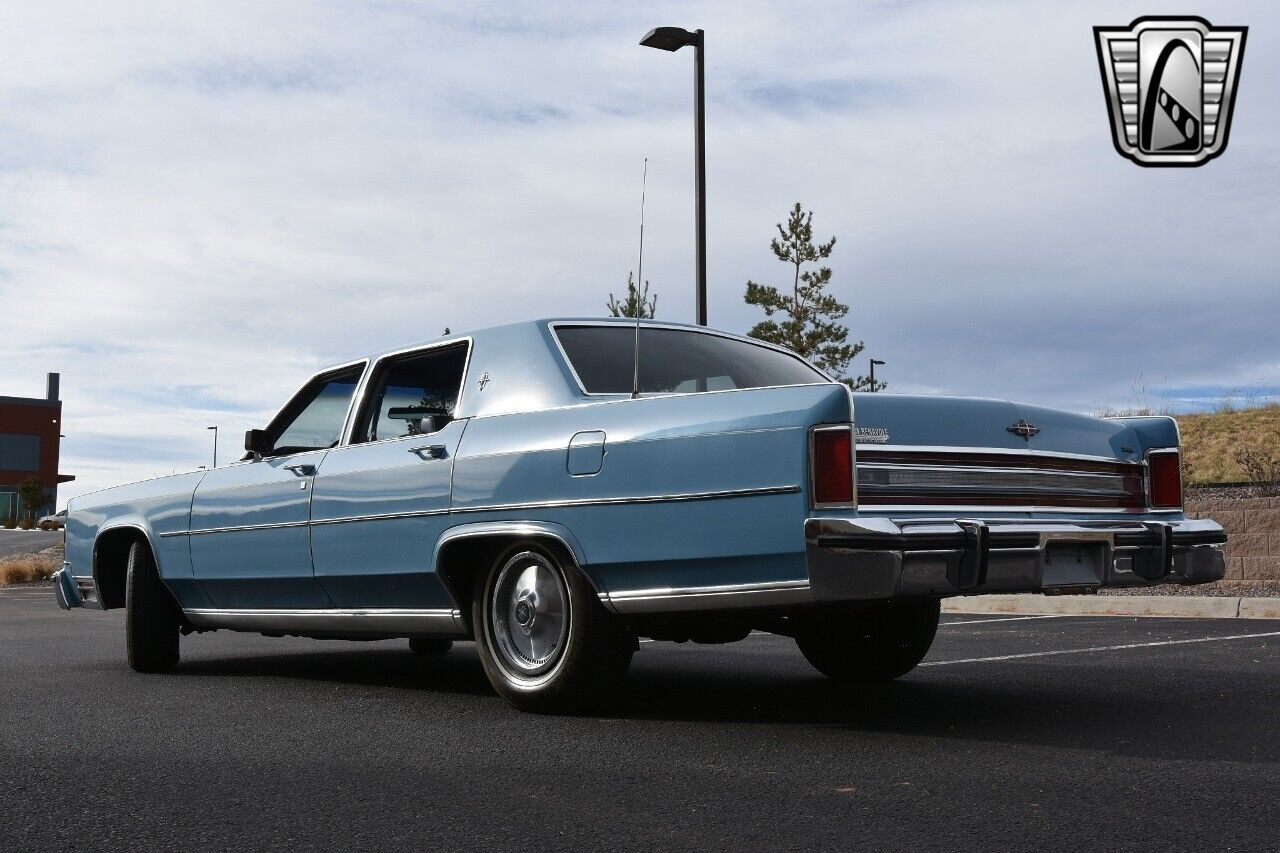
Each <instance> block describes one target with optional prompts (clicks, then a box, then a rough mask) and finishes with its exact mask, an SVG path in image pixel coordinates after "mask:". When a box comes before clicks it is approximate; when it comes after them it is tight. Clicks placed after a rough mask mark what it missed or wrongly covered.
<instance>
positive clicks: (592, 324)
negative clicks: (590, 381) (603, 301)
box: [547, 320, 840, 400]
mask: <svg viewBox="0 0 1280 853" xmlns="http://www.w3.org/2000/svg"><path fill="white" fill-rule="evenodd" d="M639 325H640V327H641V328H642V329H673V330H675V331H678V332H689V333H690V334H694V335H711V336H713V337H717V338H725V339H727V340H731V341H740V342H742V343H745V344H751V345H752V346H758V347H761V348H763V349H769V350H773V351H774V352H778V353H781V354H783V355H786V356H789V357H791V358H793V359H795V360H796V361H798V362H800V363H801V364H803V365H804V366H805V367H807V368H809V369H810V370H812V371H814V372H815V373H816V374H818V376H820V377H821V378H822V379H824V380H825V381H823V382H798V383H794V384H791V385H760V386H756V387H752V388H722V389H719V390H717V391H691V392H688V393H690V394H699V395H701V394H725V393H729V392H731V391H759V390H762V389H764V388H799V387H804V386H807V385H839V384H840V383H839V382H836V381H835V380H834V379H832V378H831V377H830V376H827V374H825V373H823V372H822V371H821V370H818V368H816V367H814V366H813V365H812V364H810V363H809V362H807V361H805V360H804V359H803V358H801V357H800V356H798V355H796V354H795V353H794V352H792V351H791V350H789V349H787V348H786V347H780V346H777V345H776V344H771V343H768V342H767V341H759V340H756V339H755V338H749V337H746V336H744V335H734V334H731V333H729V332H722V331H720V330H718V329H708V328H705V327H694V326H682V325H680V324H678V323H658V322H653V321H641V322H640V323H639ZM561 326H565V327H570V328H583V327H586V328H590V329H612V328H614V327H621V328H623V329H631V328H634V326H635V324H634V323H628V322H625V321H620V322H608V321H599V320H594V321H593V320H582V321H574V320H552V321H551V322H549V323H547V330H548V332H549V333H550V335H551V340H552V341H553V342H555V345H556V349H557V350H558V351H559V352H560V358H561V359H562V360H563V361H564V364H565V366H566V367H568V368H569V375H570V376H572V377H573V381H574V383H575V384H577V386H578V393H579V394H581V395H582V396H584V397H613V398H616V399H619V400H630V399H633V398H632V397H631V395H630V394H626V393H617V392H612V391H610V392H603V391H588V390H587V386H586V385H584V384H583V383H582V379H581V377H579V376H578V371H577V369H576V368H574V366H573V361H572V360H571V359H570V358H569V354H568V353H567V352H565V349H564V344H562V343H560V336H559V335H558V334H556V329H557V328H559V327H561ZM640 396H641V398H644V399H649V398H652V397H684V396H687V395H686V394H682V393H677V392H673V391H650V392H648V396H647V397H646V395H645V394H641V395H640Z"/></svg>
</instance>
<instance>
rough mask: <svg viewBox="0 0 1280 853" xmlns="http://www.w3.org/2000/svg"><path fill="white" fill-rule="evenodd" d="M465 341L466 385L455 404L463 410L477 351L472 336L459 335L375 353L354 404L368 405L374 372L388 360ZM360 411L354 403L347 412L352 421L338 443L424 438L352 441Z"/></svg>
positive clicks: (354, 397)
mask: <svg viewBox="0 0 1280 853" xmlns="http://www.w3.org/2000/svg"><path fill="white" fill-rule="evenodd" d="M461 343H465V344H466V346H467V357H466V359H465V360H464V361H463V363H462V384H461V385H460V386H459V388H458V400H457V402H456V403H454V406H453V409H454V411H455V412H456V411H460V410H461V409H462V398H463V396H464V395H465V394H466V393H467V377H468V376H469V375H470V372H471V356H472V353H474V352H475V340H474V338H473V337H472V336H471V335H458V336H457V337H451V338H446V339H444V340H441V341H436V342H434V343H430V344H417V345H415V346H409V347H405V348H403V349H398V350H392V351H391V352H386V353H382V354H380V355H377V356H375V357H374V358H373V359H371V360H370V364H369V366H368V367H367V368H366V369H365V372H364V376H363V377H361V379H360V384H359V385H358V386H356V393H355V395H354V396H353V398H352V402H353V403H354V402H355V401H356V400H359V401H360V407H359V408H360V409H363V408H364V404H365V395H366V394H367V393H368V392H369V382H370V380H371V379H373V376H374V374H375V373H377V372H378V369H379V368H380V367H382V364H383V362H385V361H386V360H388V359H393V358H401V357H404V356H410V355H421V354H425V353H428V352H430V351H431V350H434V349H440V348H441V347H447V346H453V345H456V344H461ZM357 411H358V409H357V408H355V407H354V406H353V407H352V409H351V410H350V411H349V412H348V413H347V417H348V420H347V424H346V429H344V430H343V432H342V440H341V441H340V442H339V443H338V446H339V447H350V446H355V445H357V444H359V445H365V444H382V443H383V442H385V441H400V440H401V439H405V438H421V437H422V436H420V435H418V436H414V435H400V436H396V437H395V438H380V439H378V440H377V441H361V442H355V441H352V439H353V438H354V437H355V430H356V420H357V419H356V417H355V414H356V412H357ZM454 420H465V418H455V419H454ZM436 432H439V430H436ZM423 435H435V433H423Z"/></svg>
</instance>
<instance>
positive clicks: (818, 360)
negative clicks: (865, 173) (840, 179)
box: [746, 202, 885, 391]
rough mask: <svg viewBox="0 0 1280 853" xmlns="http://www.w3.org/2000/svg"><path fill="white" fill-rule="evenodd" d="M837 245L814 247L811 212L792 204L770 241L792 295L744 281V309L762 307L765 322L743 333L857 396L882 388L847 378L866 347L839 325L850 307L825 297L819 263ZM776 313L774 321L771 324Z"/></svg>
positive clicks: (825, 274) (825, 277)
mask: <svg viewBox="0 0 1280 853" xmlns="http://www.w3.org/2000/svg"><path fill="white" fill-rule="evenodd" d="M835 245H836V238H835V237H832V238H831V239H830V240H828V241H827V242H825V243H814V242H813V211H805V210H804V209H803V208H802V207H801V205H800V202H796V205H795V207H793V208H791V212H790V214H789V215H788V216H787V222H786V225H783V224H782V223H778V236H777V237H774V238H773V239H772V240H771V241H770V242H769V248H770V249H772V250H773V254H774V257H776V258H777V259H778V260H779V261H781V262H782V263H784V264H788V265H789V266H790V267H791V269H790V270H789V272H791V274H792V281H791V293H789V294H788V293H784V292H783V291H781V290H779V289H778V288H776V287H773V286H771V285H767V284H759V283H757V282H754V281H748V282H747V293H746V302H747V304H748V305H758V306H760V307H761V308H763V309H764V313H765V317H767V318H768V319H765V320H761V321H760V322H759V323H756V324H755V326H753V327H752V329H751V331H750V332H748V333H747V334H748V335H750V336H751V337H753V338H758V339H759V340H762V341H768V342H769V343H772V344H778V345H780V346H784V347H786V348H787V349H789V350H791V351H792V352H794V353H796V354H797V355H800V356H803V357H804V358H806V359H808V360H809V361H810V362H812V363H813V364H814V365H816V366H817V367H818V368H820V369H821V370H824V371H826V372H827V373H829V374H830V375H831V376H833V377H835V378H836V379H839V380H840V381H841V382H844V383H845V384H847V385H848V386H849V387H850V388H852V389H853V390H855V391H878V390H880V389H881V388H884V387H885V383H883V382H879V381H877V382H876V383H875V387H874V388H873V387H872V385H871V380H870V379H869V378H867V377H865V376H854V377H848V376H846V375H845V371H846V370H848V368H849V362H851V361H853V359H854V357H856V356H857V355H858V353H860V352H862V350H863V348H864V344H863V342H862V341H858V342H857V343H849V329H848V327H847V326H845V325H844V323H841V322H840V320H841V319H842V318H843V317H844V316H845V315H846V314H848V313H849V306H848V305H845V304H844V303H842V302H840V300H838V299H836V297H835V296H834V295H832V294H830V293H828V292H827V285H828V284H830V283H831V268H830V267H828V266H823V265H822V264H821V263H820V262H821V261H825V260H826V259H827V258H829V257H831V252H832V250H833V249H835ZM815 266H816V269H815V268H814V267H815ZM775 314H776V315H779V317H778V319H773V318H774V315H775Z"/></svg>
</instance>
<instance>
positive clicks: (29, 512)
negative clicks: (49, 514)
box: [18, 477, 49, 518]
mask: <svg viewBox="0 0 1280 853" xmlns="http://www.w3.org/2000/svg"><path fill="white" fill-rule="evenodd" d="M18 500H19V501H20V502H21V503H22V514H23V517H24V518H35V517H36V516H37V515H38V514H39V513H40V510H41V509H42V508H43V507H44V505H45V504H46V503H47V502H48V500H49V499H48V497H46V496H45V493H44V484H43V483H41V482H40V478H39V477H28V478H27V479H25V480H23V481H22V482H21V483H19V484H18Z"/></svg>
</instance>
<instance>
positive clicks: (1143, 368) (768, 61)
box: [0, 0, 1280, 503]
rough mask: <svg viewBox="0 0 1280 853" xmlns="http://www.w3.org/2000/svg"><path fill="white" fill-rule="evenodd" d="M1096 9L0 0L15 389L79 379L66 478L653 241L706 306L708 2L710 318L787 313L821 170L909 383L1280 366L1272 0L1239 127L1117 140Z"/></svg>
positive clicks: (867, 308) (576, 277)
mask: <svg viewBox="0 0 1280 853" xmlns="http://www.w3.org/2000/svg"><path fill="white" fill-rule="evenodd" d="M1185 11H1187V10H1186V9H1185V8H1183V7H1177V8H1175V7H1168V6H1167V4H1164V5H1162V4H1161V3H1159V2H1152V0H1148V2H1145V3H1130V2H1100V3H1071V4H1064V3H1057V2H963V0H949V1H948V2H927V0H916V2H910V1H909V0H904V1H903V2H887V0H880V1H879V2H849V0H843V2H831V3H812V4H798V3H787V2H778V0H772V2H755V0H734V1H733V2H706V3H661V2H659V3H645V4H620V3H619V4H613V3H609V4H605V3H599V4H583V3H556V2H539V3H527V4H525V3H512V2H504V1H503V0H493V2H488V3H484V4H474V3H456V4H454V3H448V2H432V3H410V2H373V3H365V4H351V3H321V2H316V3H290V2H278V3H260V2H250V3H235V2H228V0H220V2H216V3H203V4H202V3H196V2H189V3H187V2H184V3H181V4H174V3H169V2H165V3H146V2H129V3H120V4H113V3H107V2H94V3H89V2H84V3H59V2H42V3H7V4H3V5H0V364H3V366H4V369H3V373H2V374H0V375H2V377H3V378H0V395H18V396H24V395H25V396H42V395H43V389H44V374H45V372H47V371H58V372H61V374H62V397H63V400H64V416H63V429H64V433H65V434H66V438H65V439H64V441H63V451H62V470H63V471H64V472H66V473H72V474H74V475H76V478H77V479H76V481H75V482H73V483H70V484H67V485H65V486H63V487H62V488H61V490H60V498H61V502H63V503H65V500H66V498H68V497H70V496H74V495H76V494H82V493H84V492H87V491H92V490H95V489H99V488H102V487H104V486H108V485H112V484H114V483H120V482H127V481H131V480H136V479H141V478H145V477H150V476H154V475H156V474H167V473H169V472H170V471H179V470H189V469H191V468H193V467H195V466H196V465H200V464H207V463H208V461H209V456H210V454H211V440H210V436H211V433H209V432H207V431H206V430H205V427H206V426H208V425H211V424H217V425H219V426H220V427H221V430H220V433H219V435H220V437H221V442H220V451H219V452H220V456H221V458H222V459H223V460H225V459H228V458H231V457H232V456H233V455H237V454H238V451H239V447H240V444H241V436H242V434H243V431H244V430H245V429H248V428H250V427H256V426H262V425H264V424H265V422H266V421H267V420H268V419H269V418H270V417H271V415H272V414H273V413H274V412H275V410H276V409H277V408H279V406H280V405H281V404H282V403H283V402H284V401H285V400H286V399H287V398H288V397H289V396H290V395H291V393H292V392H293V391H294V390H296V389H297V388H298V387H299V386H300V385H301V384H302V383H303V382H304V381H305V380H306V379H307V378H308V377H309V376H310V374H311V373H312V372H314V371H315V370H316V369H318V368H320V367H322V366H324V365H327V364H332V363H335V362H338V361H341V360H344V359H347V358H350V357H353V356H357V355H363V354H366V353H369V352H373V351H378V350H384V349H391V348H394V347H398V346H402V345H405V344H408V343H411V342H413V341H417V340H422V339H426V338H431V337H434V336H436V335H438V334H439V333H440V332H441V330H442V329H443V328H444V327H446V326H447V327H450V328H451V329H453V330H454V331H459V330H464V329H468V328H477V327H482V326H487V325H492V324H495V323H501V322H508V321H515V320H521V319H529V318H533V317H542V316H557V315H568V316H591V315H599V314H603V313H605V309H604V305H605V301H606V299H607V297H608V295H609V293H610V292H611V291H612V292H620V291H622V290H623V289H624V288H625V282H626V277H627V272H628V270H632V269H634V268H635V266H636V252H637V227H638V216H639V195H640V178H641V169H642V163H643V160H644V158H646V157H647V158H648V161H649V167H648V205H647V210H646V247H645V259H644V269H645V278H647V279H649V280H650V281H651V282H652V287H653V289H654V290H655V291H656V292H657V293H658V294H659V303H658V317H659V318H660V319H671V320H681V321H689V320H691V319H692V313H693V195H692V160H693V158H692V154H693V145H692V143H693V139H692V136H693V134H692V121H691V107H692V84H691V77H692V71H691V68H692V57H691V55H690V53H689V51H687V50H686V51H682V52H680V53H676V54H667V53H663V52H659V51H653V50H648V49H645V48H641V47H639V46H638V45H637V42H638V40H639V38H640V37H641V36H642V35H643V34H644V33H645V32H646V31H647V30H648V29H650V28H651V27H654V26H659V25H677V26H684V27H688V28H695V27H702V28H704V29H705V30H706V31H707V53H706V57H707V171H708V175H707V185H708V243H709V248H708V278H709V300H710V321H711V325H713V326H716V327H719V328H723V329H728V330H731V331H737V332H742V331H745V330H747V329H748V328H750V327H751V326H752V325H753V324H754V323H755V321H756V320H758V319H759V318H760V316H759V314H758V313H757V310H756V309H753V308H751V307H750V306H747V305H745V304H744V302H743V299H742V296H743V291H744V289H745V284H746V281H747V280H748V279H754V280H757V281H762V282H766V283H775V284H779V283H783V282H784V281H785V269H784V268H783V267H782V265H781V264H779V263H778V262H777V261H776V260H774V258H773V257H772V255H771V253H770V252H769V248H768V242H769V239H770V237H771V236H772V234H773V233H774V223H775V222H778V221H779V220H780V219H782V218H783V217H784V216H785V214H786V211H787V209H788V208H789V207H790V206H791V205H792V204H793V203H794V202H796V201H800V202H801V203H803V204H804V205H805V207H806V208H809V209H812V210H813V211H814V223H815V227H816V229H817V231H818V235H819V236H820V237H822V238H825V237H827V236H830V235H835V236H836V237H837V238H838V241H837V244H836V249H835V253H834V254H833V256H832V257H831V259H830V265H831V267H832V268H833V270H834V278H833V284H832V289H833V291H834V292H835V294H836V295H837V296H838V297H839V298H840V299H842V300H843V301H845V302H847V303H848V304H849V305H850V308H851V310H850V314H849V317H848V322H849V325H850V328H851V329H852V332H853V337H854V338H855V339H861V340H864V341H865V342H866V345H867V350H866V351H865V352H864V353H863V354H862V355H861V356H860V357H859V360H858V362H856V363H855V364H854V366H853V367H854V370H855V371H857V372H865V370H866V359H867V358H868V357H870V356H875V357H876V358H879V359H883V360H885V361H886V362H887V364H886V366H885V367H883V368H880V369H879V370H878V371H877V374H878V377H879V378H883V379H886V380H887V381H888V382H889V391H890V392H897V393H918V394H960V395H976V396H987V397H1006V398H1011V399H1015V400H1020V401H1026V402H1032V403H1039V404H1046V405H1053V406H1060V407H1063V408H1068V409H1072V410H1077V411H1086V412H1096V411H1099V410H1102V409H1106V408H1110V407H1132V406H1136V405H1150V406H1154V407H1157V408H1165V409H1170V410H1174V411H1190V410H1196V409H1200V408H1205V407H1213V406H1215V405H1218V404H1219V402H1220V401H1221V400H1223V399H1224V398H1227V397H1232V398H1235V399H1236V400H1237V401H1238V402H1249V401H1251V400H1263V399H1270V398H1272V397H1273V396H1274V395H1276V394H1277V393H1280V347H1278V346H1277V343H1276V341H1277V336H1276V326H1277V319H1280V288H1278V287H1277V283H1278V282H1280V239H1277V235H1280V202H1278V199H1280V111H1278V110H1277V109H1276V106H1277V103H1278V102H1280V27H1277V24H1280V7H1277V6H1276V5H1275V4H1272V3H1266V2H1202V3H1200V4H1199V6H1197V7H1196V8H1195V10H1194V11H1195V12H1196V13H1197V14H1200V15H1202V16H1204V17H1206V18H1208V19H1209V21H1210V22H1212V23H1214V24H1218V25H1247V26H1249V27H1250V32H1249V36H1248V43H1247V49H1246V52H1245V57H1244V64H1243V69H1242V74H1241V80H1240V89H1239V96H1238V98H1237V102H1236V108H1235V116H1234V120H1233V123H1232V128H1231V133H1230V142H1229V146H1228V149H1227V151H1226V153H1225V154H1224V155H1223V156H1222V157H1220V158H1219V159H1217V160H1215V161H1213V162H1211V163H1209V164H1208V165H1206V166H1204V167H1202V168H1198V169H1143V168H1140V167H1138V166H1136V165H1134V164H1133V163H1131V162H1129V161H1127V160H1125V159H1123V158H1121V157H1120V156H1119V155H1118V154H1117V153H1116V152H1115V149H1114V147H1113V145H1112V142H1111V137H1110V127H1109V124H1108V118H1107V111H1106V106H1105V103H1104V100H1103V94H1102V87H1101V84H1100V78H1099V73H1098V65H1097V58H1096V53H1095V48H1094V42H1093V34H1092V28H1093V26H1095V25H1114V26H1125V25H1128V23H1129V22H1130V21H1131V20H1132V19H1134V18H1136V17H1138V16H1141V15H1149V14H1161V13H1163V14H1169V13H1175V12H1185Z"/></svg>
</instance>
